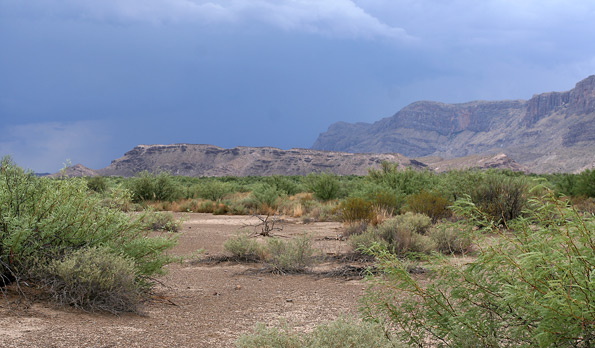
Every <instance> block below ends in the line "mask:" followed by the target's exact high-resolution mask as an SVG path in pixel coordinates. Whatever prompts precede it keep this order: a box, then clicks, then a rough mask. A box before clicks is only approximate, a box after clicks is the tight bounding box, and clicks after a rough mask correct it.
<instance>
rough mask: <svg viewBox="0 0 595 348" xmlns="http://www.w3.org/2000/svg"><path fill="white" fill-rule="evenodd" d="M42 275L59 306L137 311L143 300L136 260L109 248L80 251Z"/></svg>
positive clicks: (54, 261)
mask: <svg viewBox="0 0 595 348" xmlns="http://www.w3.org/2000/svg"><path fill="white" fill-rule="evenodd" d="M40 272H44V273H45V274H43V276H41V278H42V281H43V285H44V286H45V287H46V288H47V289H48V290H49V291H50V293H51V294H52V295H53V298H54V300H56V302H57V303H60V304H63V305H72V306H75V307H80V308H83V309H87V310H105V311H109V312H113V313H118V312H131V311H135V310H136V308H137V306H138V304H139V302H140V300H141V299H142V296H141V295H142V294H141V291H140V289H139V287H138V285H137V283H136V274H135V267H134V261H132V260H130V259H127V258H124V257H121V256H118V255H114V254H113V252H112V251H110V250H109V249H107V248H95V247H93V248H89V249H79V250H76V251H73V252H71V253H68V254H66V255H65V256H64V258H63V259H61V260H51V261H50V262H49V264H48V265H47V266H45V267H43V269H41V270H40Z"/></svg>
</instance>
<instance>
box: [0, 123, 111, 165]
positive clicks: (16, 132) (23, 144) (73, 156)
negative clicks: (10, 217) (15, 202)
mask: <svg viewBox="0 0 595 348" xmlns="http://www.w3.org/2000/svg"><path fill="white" fill-rule="evenodd" d="M2 133H3V134H5V135H7V136H4V137H3V139H2V140H1V141H0V154H1V155H2V156H5V155H10V156H11V157H12V158H13V159H14V160H15V162H16V163H17V164H19V165H20V166H22V167H24V168H27V169H31V170H34V171H36V172H56V171H58V170H59V169H60V168H61V167H63V165H64V164H65V163H66V162H67V161H68V160H70V161H72V164H76V163H81V162H82V163H84V164H85V165H87V166H91V167H92V166H94V165H102V164H101V162H98V161H102V159H103V158H104V157H105V153H104V149H105V148H106V145H107V143H108V142H109V140H110V137H109V136H108V135H107V134H108V132H107V127H106V125H105V124H103V123H102V122H98V121H77V122H71V123H60V122H44V123H32V124H20V125H13V126H8V127H6V129H4V130H3V131H2Z"/></svg>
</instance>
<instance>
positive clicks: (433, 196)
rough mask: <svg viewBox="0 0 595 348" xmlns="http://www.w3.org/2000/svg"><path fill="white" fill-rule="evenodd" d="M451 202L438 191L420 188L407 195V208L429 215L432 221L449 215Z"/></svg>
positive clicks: (434, 221)
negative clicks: (420, 189)
mask: <svg viewBox="0 0 595 348" xmlns="http://www.w3.org/2000/svg"><path fill="white" fill-rule="evenodd" d="M450 205H451V203H450V202H449V201H448V200H447V199H446V198H444V197H443V196H442V195H440V194H438V193H432V192H428V191H425V190H422V191H421V192H419V193H416V194H413V195H410V196H408V197H407V210H408V211H411V212H414V213H417V214H424V215H427V216H429V217H430V218H431V219H432V222H433V223H436V222H437V221H438V220H440V219H444V218H447V217H449V216H450V215H451V211H450V209H448V207H449V206H450Z"/></svg>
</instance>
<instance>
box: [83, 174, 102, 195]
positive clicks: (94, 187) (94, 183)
mask: <svg viewBox="0 0 595 348" xmlns="http://www.w3.org/2000/svg"><path fill="white" fill-rule="evenodd" d="M87 187H88V188H89V190H91V191H95V192H97V193H103V192H105V191H106V190H107V182H106V181H105V178H104V177H103V176H93V177H89V178H87Z"/></svg>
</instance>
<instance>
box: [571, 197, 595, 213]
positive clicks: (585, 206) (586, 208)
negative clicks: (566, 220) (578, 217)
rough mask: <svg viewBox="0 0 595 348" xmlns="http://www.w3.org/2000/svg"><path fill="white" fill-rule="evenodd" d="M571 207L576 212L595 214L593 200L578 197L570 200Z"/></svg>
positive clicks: (591, 198)
mask: <svg viewBox="0 0 595 348" xmlns="http://www.w3.org/2000/svg"><path fill="white" fill-rule="evenodd" d="M572 205H573V206H574V208H575V209H576V210H578V211H581V212H585V213H590V214H595V198H594V197H584V196H578V197H574V198H572Z"/></svg>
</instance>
